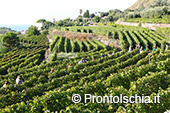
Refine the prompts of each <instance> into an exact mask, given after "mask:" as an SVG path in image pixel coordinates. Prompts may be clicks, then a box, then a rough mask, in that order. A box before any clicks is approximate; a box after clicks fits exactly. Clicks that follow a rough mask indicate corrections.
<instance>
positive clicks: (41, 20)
mask: <svg viewBox="0 0 170 113" xmlns="http://www.w3.org/2000/svg"><path fill="white" fill-rule="evenodd" d="M45 22H46V20H45V19H39V20H37V23H45Z"/></svg>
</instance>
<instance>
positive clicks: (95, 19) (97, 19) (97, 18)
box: [92, 16, 101, 23]
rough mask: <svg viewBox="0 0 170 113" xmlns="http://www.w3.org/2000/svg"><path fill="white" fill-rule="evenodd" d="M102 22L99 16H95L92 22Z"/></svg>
mask: <svg viewBox="0 0 170 113" xmlns="http://www.w3.org/2000/svg"><path fill="white" fill-rule="evenodd" d="M100 20H101V18H100V17H99V16H95V17H94V18H93V19H92V21H93V22H97V23H98V22H100Z"/></svg>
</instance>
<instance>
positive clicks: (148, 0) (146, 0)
mask: <svg viewBox="0 0 170 113" xmlns="http://www.w3.org/2000/svg"><path fill="white" fill-rule="evenodd" d="M167 1H168V2H170V0H167ZM154 2H155V0H138V1H137V2H136V3H134V4H133V5H132V6H131V7H129V9H136V8H140V7H142V6H144V7H146V6H147V5H149V4H153V3H154Z"/></svg>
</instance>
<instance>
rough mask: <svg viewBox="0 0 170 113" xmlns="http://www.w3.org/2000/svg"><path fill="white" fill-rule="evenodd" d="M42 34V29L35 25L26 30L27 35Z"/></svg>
mask: <svg viewBox="0 0 170 113" xmlns="http://www.w3.org/2000/svg"><path fill="white" fill-rule="evenodd" d="M40 34H41V33H40V31H39V30H38V29H37V27H35V26H31V27H29V28H28V30H27V31H26V32H25V36H26V37H30V36H35V35H40Z"/></svg>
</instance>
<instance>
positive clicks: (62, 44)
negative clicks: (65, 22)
mask: <svg viewBox="0 0 170 113" xmlns="http://www.w3.org/2000/svg"><path fill="white" fill-rule="evenodd" d="M53 38H55V40H54V41H53V42H52V43H51V44H50V51H51V52H55V51H56V52H58V53H59V52H66V53H69V52H86V51H90V50H96V51H98V50H102V49H104V50H105V49H106V45H105V44H103V43H101V42H100V41H97V40H95V39H94V38H93V39H92V40H90V39H87V41H85V40H84V39H82V41H80V40H79V39H78V38H77V39H76V40H75V41H73V38H71V39H68V38H65V37H63V36H59V35H58V36H54V37H53Z"/></svg>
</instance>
